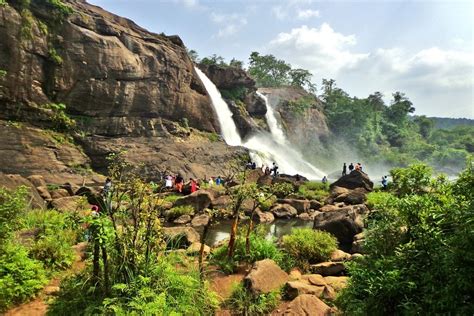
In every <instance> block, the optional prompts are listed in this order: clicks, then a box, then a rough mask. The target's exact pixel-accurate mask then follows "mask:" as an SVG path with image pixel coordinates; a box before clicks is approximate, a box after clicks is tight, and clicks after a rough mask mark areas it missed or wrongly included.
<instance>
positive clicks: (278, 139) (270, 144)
mask: <svg viewBox="0 0 474 316" xmlns="http://www.w3.org/2000/svg"><path fill="white" fill-rule="evenodd" d="M195 69H196V73H197V74H198V76H199V78H200V79H201V81H202V83H203V84H204V87H205V88H206V90H207V93H208V94H209V96H210V98H211V101H212V106H213V107H214V110H215V111H216V113H217V119H218V120H219V124H220V127H221V131H222V137H223V138H224V141H225V142H226V143H227V144H228V145H230V146H243V147H245V148H247V149H248V150H249V152H250V156H251V158H252V160H253V161H255V162H256V163H257V165H259V166H261V165H263V164H265V165H267V166H268V167H271V165H272V163H273V162H275V163H276V164H277V165H278V167H279V171H280V173H286V174H292V175H295V174H300V175H302V176H305V177H307V178H308V179H311V180H316V179H321V178H322V177H323V176H324V173H323V172H322V171H320V170H319V169H318V168H316V167H314V166H313V165H311V164H310V163H309V162H307V161H305V160H304V158H303V156H302V155H301V153H300V152H299V151H297V150H296V149H294V148H292V146H291V145H290V144H289V143H288V141H287V140H286V137H285V134H284V132H283V130H282V129H281V128H280V126H279V125H278V121H277V120H276V117H275V114H274V112H273V109H272V108H271V107H270V106H269V104H268V100H267V98H266V97H264V96H263V95H261V94H259V95H260V96H262V97H263V99H264V100H265V106H266V107H267V115H266V117H267V123H268V125H269V127H270V131H271V133H268V132H266V131H258V132H255V133H254V134H253V135H251V136H250V137H248V138H247V139H245V140H244V141H242V139H241V138H240V135H239V132H238V131H237V127H236V126H235V122H234V120H233V118H232V112H231V111H230V109H229V106H228V105H227V103H226V102H225V101H224V99H222V96H221V94H220V92H219V90H218V89H217V87H216V86H215V85H214V83H212V81H211V80H210V79H209V78H208V77H207V76H206V75H205V74H204V73H203V72H202V71H201V70H199V69H198V68H197V67H196V68H195Z"/></svg>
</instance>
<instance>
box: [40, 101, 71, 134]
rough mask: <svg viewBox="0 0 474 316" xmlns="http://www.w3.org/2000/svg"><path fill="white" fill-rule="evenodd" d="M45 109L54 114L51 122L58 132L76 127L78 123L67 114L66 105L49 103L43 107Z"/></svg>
mask: <svg viewBox="0 0 474 316" xmlns="http://www.w3.org/2000/svg"><path fill="white" fill-rule="evenodd" d="M43 108H44V109H47V110H50V111H51V112H52V116H51V121H52V122H53V128H54V130H56V131H59V132H62V131H69V130H70V129H72V128H74V127H76V121H74V120H73V119H72V118H70V117H69V116H68V115H67V114H66V105H64V104H62V103H48V104H45V105H44V106H43Z"/></svg>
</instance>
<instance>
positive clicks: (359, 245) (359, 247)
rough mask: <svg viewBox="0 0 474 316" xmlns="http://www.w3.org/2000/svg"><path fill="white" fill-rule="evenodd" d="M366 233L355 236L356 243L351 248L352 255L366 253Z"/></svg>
mask: <svg viewBox="0 0 474 316" xmlns="http://www.w3.org/2000/svg"><path fill="white" fill-rule="evenodd" d="M364 242H365V233H364V232H361V233H359V234H357V235H355V236H354V241H353V242H352V246H351V251H350V252H351V253H364V249H363V246H364Z"/></svg>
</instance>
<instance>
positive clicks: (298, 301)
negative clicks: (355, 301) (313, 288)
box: [284, 294, 331, 316]
mask: <svg viewBox="0 0 474 316" xmlns="http://www.w3.org/2000/svg"><path fill="white" fill-rule="evenodd" d="M284 315H287V316H300V315H308V316H309V315H311V316H326V315H331V308H330V307H329V306H328V305H326V304H325V303H324V302H323V301H321V300H320V299H319V298H318V297H317V296H315V295H311V294H302V295H299V296H298V297H297V298H295V299H294V300H293V301H291V303H290V304H289V305H288V307H287V308H286V310H285V312H284Z"/></svg>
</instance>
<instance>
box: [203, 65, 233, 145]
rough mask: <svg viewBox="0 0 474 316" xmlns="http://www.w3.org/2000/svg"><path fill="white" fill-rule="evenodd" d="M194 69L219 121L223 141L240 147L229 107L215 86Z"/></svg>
mask: <svg viewBox="0 0 474 316" xmlns="http://www.w3.org/2000/svg"><path fill="white" fill-rule="evenodd" d="M194 69H195V70H196V73H197V75H198V76H199V79H201V81H202V83H203V84H204V87H206V90H207V93H208V94H209V96H210V97H211V101H212V106H213V107H214V110H215V111H216V113H217V119H218V120H219V125H220V127H221V133H222V137H223V138H224V141H225V142H226V143H227V145H230V146H240V145H241V144H242V140H241V138H240V134H239V132H238V130H237V127H236V126H235V122H234V119H233V118H232V112H231V111H230V109H229V106H228V105H227V103H226V102H225V101H224V99H222V96H221V93H220V92H219V90H218V89H217V87H216V85H215V84H214V83H213V82H212V81H211V80H210V79H209V78H208V77H207V76H206V75H205V74H204V73H203V72H202V71H201V70H200V69H199V68H197V67H194Z"/></svg>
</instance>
